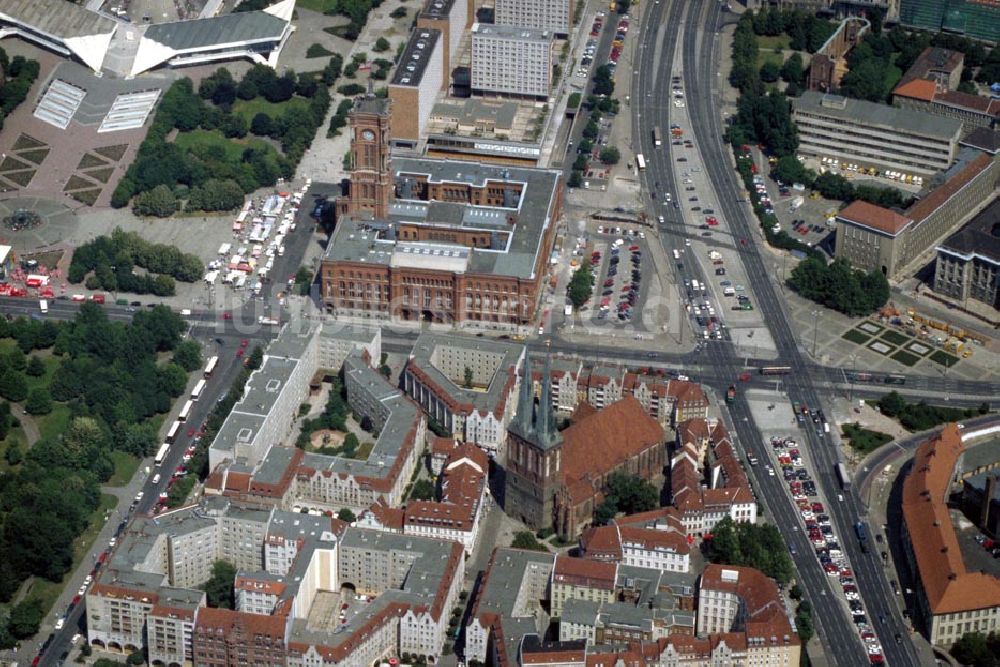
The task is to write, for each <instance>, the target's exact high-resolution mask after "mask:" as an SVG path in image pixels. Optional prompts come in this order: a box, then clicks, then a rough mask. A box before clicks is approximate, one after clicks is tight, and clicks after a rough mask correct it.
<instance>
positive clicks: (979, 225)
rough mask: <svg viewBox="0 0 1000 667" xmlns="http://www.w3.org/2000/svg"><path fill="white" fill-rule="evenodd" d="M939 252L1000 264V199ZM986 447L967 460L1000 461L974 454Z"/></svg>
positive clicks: (996, 456)
mask: <svg viewBox="0 0 1000 667" xmlns="http://www.w3.org/2000/svg"><path fill="white" fill-rule="evenodd" d="M938 250H941V251H944V252H948V253H951V254H954V255H959V256H962V257H964V258H966V259H972V258H973V256H975V257H978V258H979V259H982V260H986V261H989V262H992V263H994V264H1000V199H996V200H995V201H994V202H993V203H992V204H990V205H989V206H987V207H986V209H984V210H983V211H982V212H981V213H980V214H979V215H977V216H976V217H975V218H973V219H972V220H970V221H969V222H968V223H967V224H966V225H965V226H964V227H962V228H961V229H960V230H958V231H957V232H955V233H954V234H952V235H951V236H949V237H948V238H946V239H945V240H944V242H942V243H941V245H940V246H938ZM987 449H988V448H986V447H972V448H970V449H968V450H966V453H965V458H966V459H967V460H977V459H978V458H979V457H981V456H992V457H993V458H994V460H995V459H1000V454H998V453H997V452H996V450H994V451H992V452H989V451H983V453H982V454H979V455H976V454H972V452H974V451H982V450H987Z"/></svg>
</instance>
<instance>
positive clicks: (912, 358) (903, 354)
mask: <svg viewBox="0 0 1000 667" xmlns="http://www.w3.org/2000/svg"><path fill="white" fill-rule="evenodd" d="M889 356H890V357H891V358H892V359H895V360H896V361H898V362H899V363H901V364H903V365H904V366H913V365H914V364H915V363H917V362H918V361H920V357H918V356H917V355H915V354H913V353H911V352H907V351H905V350H900V351H899V352H896V353H895V354H891V355H889Z"/></svg>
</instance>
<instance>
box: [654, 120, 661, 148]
mask: <svg viewBox="0 0 1000 667" xmlns="http://www.w3.org/2000/svg"><path fill="white" fill-rule="evenodd" d="M653 145H654V146H656V147H657V148H659V147H660V146H662V145H663V139H662V138H661V137H660V126H659V125H657V126H656V127H654V128H653Z"/></svg>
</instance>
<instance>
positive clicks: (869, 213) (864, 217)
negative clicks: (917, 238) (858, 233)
mask: <svg viewBox="0 0 1000 667" xmlns="http://www.w3.org/2000/svg"><path fill="white" fill-rule="evenodd" d="M837 218H838V219H840V220H844V221H846V222H851V223H854V224H856V225H861V226H863V227H868V228H869V229H873V230H875V231H877V232H882V233H883V234H888V235H889V236H896V235H897V234H899V233H900V232H901V231H903V230H904V229H905V228H906V226H907V225H909V224H910V223H911V222H913V220H912V219H911V218H908V217H906V216H904V215H900V214H899V213H896V212H895V211H892V210H889V209H887V208H883V207H881V206H876V205H875V204H869V203H868V202H866V201H861V200H860V199H858V200H856V201H853V202H851V203H850V204H848V205H847V206H845V207H844V209H843V210H842V211H841V212H840V213H838V214H837Z"/></svg>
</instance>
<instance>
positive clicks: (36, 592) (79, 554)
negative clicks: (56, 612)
mask: <svg viewBox="0 0 1000 667" xmlns="http://www.w3.org/2000/svg"><path fill="white" fill-rule="evenodd" d="M117 505H118V499H117V498H115V497H114V496H112V495H110V494H107V493H102V494H101V499H100V502H99V503H98V506H97V509H96V510H95V511H94V513H93V514H91V515H90V523H89V524H88V525H87V528H86V530H84V531H83V532H82V533H81V534H80V537H78V538H76V540H75V541H74V542H73V565H72V567H71V568H70V570H69V572H70V573H72V572H75V571H76V568H77V567H78V566H79V565H80V564H81V562H82V561H83V559H84V558H86V557H87V553H88V552H89V551H90V548H91V547H92V546H93V544H94V540H95V539H96V538H97V534H98V533H99V532H101V528H103V527H104V523H105V521H104V513H105V512H107V511H109V510H112V509H114V508H115V507H116V506H117ZM67 574H68V573H67ZM32 581H33V583H32V584H31V590H30V591H28V594H27V596H25V599H33V600H41V602H42V609H43V610H44V611H45V614H46V616H47V615H48V614H49V613H50V612H51V610H52V605H53V604H55V602H56V599H57V598H58V597H59V594H60V593H62V590H63V586H64V584H63V583H62V582H58V583H56V582H52V581H48V580H46V579H33V580H32Z"/></svg>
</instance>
